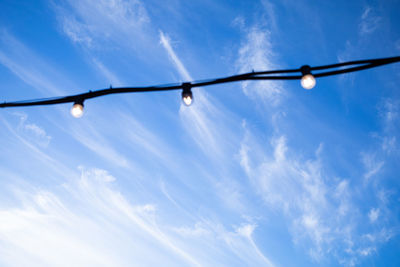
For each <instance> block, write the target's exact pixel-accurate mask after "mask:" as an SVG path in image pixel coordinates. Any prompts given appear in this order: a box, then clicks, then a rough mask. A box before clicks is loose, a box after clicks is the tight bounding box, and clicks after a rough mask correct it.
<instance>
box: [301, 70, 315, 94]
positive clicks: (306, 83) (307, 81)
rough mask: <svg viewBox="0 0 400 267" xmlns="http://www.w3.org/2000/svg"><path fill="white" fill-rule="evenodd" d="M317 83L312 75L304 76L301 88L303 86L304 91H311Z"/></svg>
mask: <svg viewBox="0 0 400 267" xmlns="http://www.w3.org/2000/svg"><path fill="white" fill-rule="evenodd" d="M315 83H316V81H315V78H314V76H312V74H310V73H309V74H306V75H303V77H302V78H301V86H303V88H304V89H307V90H310V89H312V88H314V86H315Z"/></svg>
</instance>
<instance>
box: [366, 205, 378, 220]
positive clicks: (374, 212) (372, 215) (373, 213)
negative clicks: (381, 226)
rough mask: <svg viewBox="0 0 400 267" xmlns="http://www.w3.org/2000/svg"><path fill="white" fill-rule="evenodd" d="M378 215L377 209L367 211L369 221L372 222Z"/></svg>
mask: <svg viewBox="0 0 400 267" xmlns="http://www.w3.org/2000/svg"><path fill="white" fill-rule="evenodd" d="M378 217H379V209H374V208H373V209H371V210H370V211H369V213H368V218H369V221H370V222H371V223H374V222H375V221H376V220H377V219H378Z"/></svg>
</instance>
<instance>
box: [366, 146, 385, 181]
mask: <svg viewBox="0 0 400 267" xmlns="http://www.w3.org/2000/svg"><path fill="white" fill-rule="evenodd" d="M361 157H362V158H361V159H362V162H363V164H364V167H365V174H364V178H365V181H366V182H368V181H369V180H370V179H371V177H373V176H375V175H376V174H377V173H379V171H380V170H381V169H382V167H383V165H384V161H379V160H377V159H376V155H375V154H372V153H362V154H361Z"/></svg>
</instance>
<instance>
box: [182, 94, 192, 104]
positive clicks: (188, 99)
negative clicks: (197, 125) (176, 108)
mask: <svg viewBox="0 0 400 267" xmlns="http://www.w3.org/2000/svg"><path fill="white" fill-rule="evenodd" d="M182 100H183V103H185V105H186V106H190V105H191V104H192V101H193V99H192V96H191V95H185V96H184V97H182Z"/></svg>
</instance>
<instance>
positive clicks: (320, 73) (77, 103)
mask: <svg viewBox="0 0 400 267" xmlns="http://www.w3.org/2000/svg"><path fill="white" fill-rule="evenodd" d="M399 61H400V56H397V57H388V58H378V59H366V60H356V61H348V62H341V63H336V64H331V65H324V66H318V67H310V66H308V65H304V66H302V67H301V68H298V69H287V70H270V71H257V72H256V71H252V72H248V73H244V74H238V75H233V76H228V77H223V78H217V79H208V80H201V81H192V82H185V83H175V84H166V85H158V86H146V87H119V88H112V87H110V88H107V89H101V90H96V91H89V92H87V93H82V94H77V95H70V96H63V97H54V98H47V99H34V100H26V101H17V102H4V103H0V108H6V107H22V106H43V105H56V104H63V103H74V105H73V106H72V109H71V114H72V115H73V116H74V117H76V118H79V117H82V115H83V101H85V100H87V99H91V98H96V97H100V96H105V95H111V94H121V93H138V92H154V91H167V90H180V89H182V100H183V103H184V104H185V105H186V106H189V105H191V104H192V102H193V94H192V90H191V89H192V88H194V87H205V86H210V85H216V84H222V83H228V82H239V81H248V80H300V81H301V85H302V86H303V87H304V88H305V89H311V88H313V87H314V86H315V84H316V78H321V77H327V76H332V75H339V74H344V73H349V72H355V71H360V70H366V69H370V68H376V67H379V66H383V65H386V64H391V63H395V62H399ZM311 71H312V72H313V73H314V74H311ZM299 74H300V75H299Z"/></svg>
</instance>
